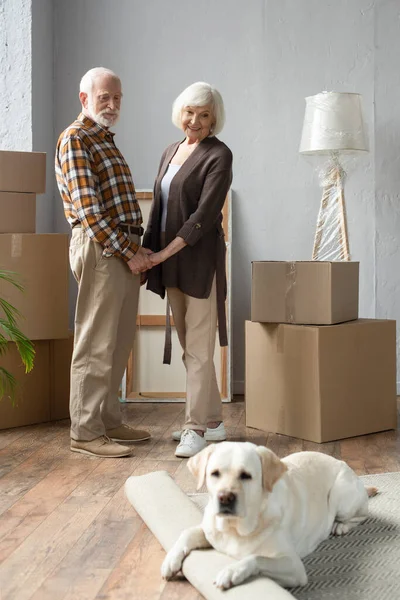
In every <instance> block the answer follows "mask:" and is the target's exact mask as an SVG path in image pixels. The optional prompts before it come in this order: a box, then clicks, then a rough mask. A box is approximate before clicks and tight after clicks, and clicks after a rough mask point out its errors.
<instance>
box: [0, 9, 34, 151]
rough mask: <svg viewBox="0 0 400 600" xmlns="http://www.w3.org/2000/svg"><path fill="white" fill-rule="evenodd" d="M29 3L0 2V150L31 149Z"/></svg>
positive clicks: (30, 37) (30, 36) (30, 35)
mask: <svg viewBox="0 0 400 600" xmlns="http://www.w3.org/2000/svg"><path fill="white" fill-rule="evenodd" d="M31 44H32V32H31V0H13V1H12V2H10V1H3V2H0V48H1V52H0V115H1V118H0V148H1V150H27V151H29V150H32V120H31V110H32V104H31V100H32V77H31V72H32V55H31Z"/></svg>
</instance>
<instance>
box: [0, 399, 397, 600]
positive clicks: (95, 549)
mask: <svg viewBox="0 0 400 600" xmlns="http://www.w3.org/2000/svg"><path fill="white" fill-rule="evenodd" d="M123 410H124V413H125V417H126V420H127V421H128V422H129V423H131V424H133V425H136V426H140V427H146V428H147V429H149V430H150V431H151V433H152V435H153V438H152V440H151V441H150V442H147V443H143V444H141V445H137V447H136V451H135V455H134V456H133V457H132V458H125V459H105V460H101V459H96V458H90V457H87V456H84V455H81V454H75V453H71V452H70V451H69V429H68V426H69V423H68V422H67V421H60V422H57V423H49V424H44V425H35V426H30V427H24V428H20V429H11V430H8V431H0V476H1V478H0V600H28V599H32V600H94V599H98V600H99V599H102V600H158V599H162V600H167V599H168V600H178V599H179V600H196V599H199V598H201V596H200V595H199V594H198V593H197V592H196V591H195V590H194V589H193V588H192V587H191V586H190V584H188V583H187V582H186V581H184V580H181V581H177V582H170V583H166V582H164V581H162V580H161V577H160V565H161V562H162V560H163V557H164V552H163V550H162V548H161V547H160V545H159V544H158V542H157V541H156V540H155V539H154V538H153V536H152V535H151V534H150V532H149V530H148V529H147V528H146V527H145V526H144V525H143V523H142V522H141V520H140V518H139V517H138V516H137V515H136V513H135V511H134V510H133V508H132V507H131V505H130V504H129V503H128V502H127V500H126V499H125V497H124V492H123V484H124V482H125V480H126V478H127V477H128V476H129V475H133V474H135V475H138V474H143V473H147V472H149V471H155V470H166V471H168V472H169V473H171V475H173V477H174V478H175V480H176V481H177V482H178V483H179V485H180V486H181V487H182V488H183V489H184V490H185V491H194V489H195V486H194V481H193V479H192V477H191V475H190V474H189V472H188V470H187V468H186V462H185V461H184V460H181V459H177V458H175V456H174V449H175V443H174V442H173V441H172V440H171V437H170V435H171V431H173V430H174V429H175V428H177V427H178V426H179V425H180V423H181V422H182V420H183V405H182V404H128V405H125V406H124V408H123ZM224 420H225V424H226V426H227V431H228V435H229V439H231V440H235V441H244V440H250V441H253V442H255V443H257V444H266V445H267V446H268V447H269V448H271V449H272V450H274V451H275V452H276V453H277V454H278V455H279V456H285V455H286V454H288V453H290V452H295V451H298V450H318V451H322V452H326V453H328V454H331V455H333V456H336V457H338V458H342V459H344V460H346V461H347V462H348V463H349V464H350V466H351V467H353V468H354V469H355V470H356V471H357V473H359V474H365V473H381V472H389V471H400V432H399V431H396V432H395V431H391V432H386V433H380V434H375V435H369V436H365V437H360V438H353V439H348V440H343V441H340V442H334V443H328V444H321V445H318V444H313V443H310V442H302V441H301V440H296V439H293V438H288V437H284V436H280V435H276V434H269V435H266V434H263V433H261V432H258V431H256V430H252V429H247V428H246V427H245V419H244V404H243V402H234V403H232V404H226V405H224Z"/></svg>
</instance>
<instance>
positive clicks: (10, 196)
mask: <svg viewBox="0 0 400 600" xmlns="http://www.w3.org/2000/svg"><path fill="white" fill-rule="evenodd" d="M35 231H36V195H35V194H21V193H16V192H0V233H35Z"/></svg>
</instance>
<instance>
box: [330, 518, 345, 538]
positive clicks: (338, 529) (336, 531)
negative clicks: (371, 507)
mask: <svg viewBox="0 0 400 600" xmlns="http://www.w3.org/2000/svg"><path fill="white" fill-rule="evenodd" d="M349 531H350V526H349V524H348V523H340V521H335V522H334V523H333V525H332V532H331V533H332V535H345V534H346V533H348V532H349Z"/></svg>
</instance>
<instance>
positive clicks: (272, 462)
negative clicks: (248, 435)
mask: <svg viewBox="0 0 400 600" xmlns="http://www.w3.org/2000/svg"><path fill="white" fill-rule="evenodd" d="M256 452H257V454H258V456H259V457H260V460H261V470H262V481H263V487H264V489H265V490H267V492H272V488H273V487H274V485H275V483H276V482H277V481H278V479H280V478H281V477H282V475H283V474H284V473H285V472H286V471H287V466H286V465H285V463H283V462H282V461H281V460H280V459H279V458H278V457H277V455H276V454H275V453H274V452H272V450H269V449H268V448H265V447H264V446H257V448H256Z"/></svg>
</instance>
